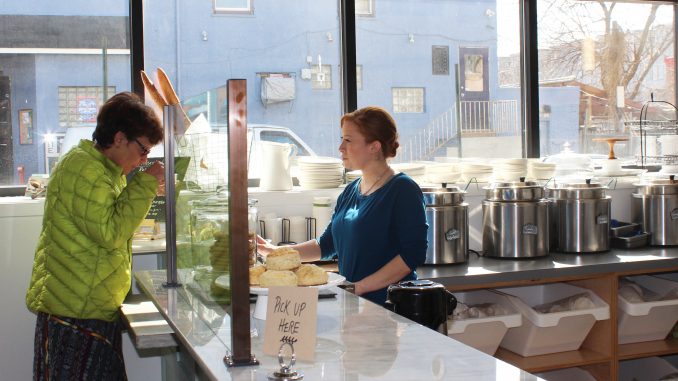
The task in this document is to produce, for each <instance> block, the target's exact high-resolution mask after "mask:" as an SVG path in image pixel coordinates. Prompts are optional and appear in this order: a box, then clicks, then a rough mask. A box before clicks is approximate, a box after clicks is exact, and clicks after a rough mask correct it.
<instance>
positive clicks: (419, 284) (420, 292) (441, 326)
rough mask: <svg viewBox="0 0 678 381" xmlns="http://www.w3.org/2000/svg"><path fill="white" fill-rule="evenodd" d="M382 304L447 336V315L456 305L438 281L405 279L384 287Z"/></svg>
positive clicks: (454, 300)
mask: <svg viewBox="0 0 678 381" xmlns="http://www.w3.org/2000/svg"><path fill="white" fill-rule="evenodd" d="M387 295H388V296H387V300H386V303H385V304H384V307H386V308H387V309H389V310H391V311H393V312H395V313H397V314H399V315H401V316H404V317H406V318H408V319H410V320H413V321H415V322H417V323H419V324H421V325H424V326H427V327H429V328H431V329H433V330H436V331H438V332H440V333H442V334H444V335H447V316H448V315H450V314H451V313H452V312H453V311H454V309H455V308H456V307H457V298H455V297H454V295H452V293H450V292H449V291H447V290H446V289H445V286H443V285H442V284H440V283H435V282H432V281H430V280H405V281H402V282H400V283H396V284H392V285H390V286H388V290H387Z"/></svg>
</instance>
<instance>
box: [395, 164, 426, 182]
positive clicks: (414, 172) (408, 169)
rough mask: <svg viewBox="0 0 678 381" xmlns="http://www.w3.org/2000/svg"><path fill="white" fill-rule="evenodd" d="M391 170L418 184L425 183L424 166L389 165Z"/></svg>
mask: <svg viewBox="0 0 678 381" xmlns="http://www.w3.org/2000/svg"><path fill="white" fill-rule="evenodd" d="M391 168H393V170H394V171H396V172H403V173H404V174H406V175H408V176H410V177H411V178H412V180H414V181H416V182H418V183H423V182H426V178H425V177H424V175H425V174H426V166H425V165H424V164H417V163H397V164H391Z"/></svg>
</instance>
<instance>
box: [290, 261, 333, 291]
mask: <svg viewBox="0 0 678 381" xmlns="http://www.w3.org/2000/svg"><path fill="white" fill-rule="evenodd" d="M294 273H295V274H297V284H298V285H299V286H317V285H319V284H325V283H327V279H329V275H328V274H327V271H325V270H323V269H321V268H320V267H318V266H316V265H311V264H304V265H301V266H299V268H298V269H297V270H296V271H295V272H294Z"/></svg>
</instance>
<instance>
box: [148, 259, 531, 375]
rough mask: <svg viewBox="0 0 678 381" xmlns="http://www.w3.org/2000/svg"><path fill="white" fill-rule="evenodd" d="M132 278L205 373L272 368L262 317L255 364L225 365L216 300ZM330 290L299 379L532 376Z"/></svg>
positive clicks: (225, 322)
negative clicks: (312, 349) (313, 347)
mask: <svg viewBox="0 0 678 381" xmlns="http://www.w3.org/2000/svg"><path fill="white" fill-rule="evenodd" d="M135 277H136V279H137V282H138V284H139V285H140V287H141V288H142V289H143V290H144V292H145V293H146V295H147V296H149V297H150V298H151V299H152V300H153V302H154V303H155V305H156V306H157V307H158V309H159V310H160V313H161V314H162V315H163V316H164V317H165V318H166V320H167V321H168V323H169V325H170V326H171V327H172V329H173V330H174V332H175V337H176V338H177V340H178V341H179V342H180V344H181V345H182V347H183V348H185V350H187V351H188V352H189V353H190V355H191V356H192V357H193V359H194V360H195V362H196V364H197V365H198V366H199V367H200V369H201V371H202V372H203V373H204V375H205V376H206V377H207V378H209V379H215V380H236V381H240V380H243V381H245V380H247V381H251V380H262V381H263V380H266V379H267V375H268V374H270V373H271V372H273V371H276V370H278V369H279V365H278V359H277V358H276V357H272V356H267V355H264V354H263V351H262V346H263V335H264V332H263V329H264V321H262V320H258V319H252V322H251V327H252V330H251V334H252V351H253V354H254V355H255V356H256V357H257V359H258V360H259V361H260V365H258V366H247V367H234V368H227V367H226V366H225V365H224V363H223V357H224V356H225V355H227V354H228V352H229V346H230V343H231V321H230V317H229V315H228V314H227V313H226V312H225V310H224V309H223V308H222V307H221V306H219V305H216V304H211V303H209V302H207V301H205V300H204V299H201V298H200V297H199V296H198V295H196V294H194V293H193V292H192V291H190V289H188V288H176V289H167V288H165V287H163V286H162V283H163V282H164V281H165V280H166V278H165V277H166V273H165V272H164V271H143V272H137V273H135ZM332 290H333V291H334V292H336V294H337V295H336V297H335V298H330V299H320V300H319V302H318V328H317V331H318V339H317V346H316V359H315V361H314V362H300V361H298V362H297V365H296V366H295V370H297V371H301V372H303V373H304V375H305V377H304V380H340V381H348V380H359V379H361V380H390V381H398V380H403V381H404V380H408V381H409V380H476V381H484V380H488V381H489V380H507V381H508V380H516V381H518V380H524V381H529V380H539V378H537V377H535V376H533V375H530V374H529V373H526V372H524V371H522V370H520V369H518V368H516V367H514V366H512V365H509V364H507V363H505V362H503V361H501V360H498V359H495V358H494V357H491V356H489V355H487V354H485V353H482V352H480V351H477V350H475V349H473V348H471V347H468V346H466V345H464V344H462V343H459V342H457V341H455V340H453V339H450V338H448V337H447V336H444V335H441V334H439V333H437V332H435V331H433V330H431V329H428V328H425V327H423V326H421V325H419V324H416V323H414V322H412V321H410V320H408V319H405V318H403V317H401V316H399V315H396V314H394V313H392V312H390V311H388V310H386V309H384V308H382V307H380V306H377V305H375V304H373V303H371V302H369V301H366V300H364V299H362V298H358V297H356V296H355V295H353V294H350V293H347V292H345V291H344V290H342V289H340V288H336V287H335V288H333V289H332ZM252 306H253V305H252Z"/></svg>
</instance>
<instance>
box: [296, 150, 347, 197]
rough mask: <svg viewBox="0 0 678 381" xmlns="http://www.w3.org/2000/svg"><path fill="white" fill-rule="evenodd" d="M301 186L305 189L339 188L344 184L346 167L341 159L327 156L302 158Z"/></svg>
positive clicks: (300, 162)
mask: <svg viewBox="0 0 678 381" xmlns="http://www.w3.org/2000/svg"><path fill="white" fill-rule="evenodd" d="M297 163H298V165H299V185H300V186H301V187H302V188H304V189H326V188H337V187H338V186H339V185H341V183H342V182H343V177H344V166H343V165H342V163H341V160H340V159H337V158H334V157H325V156H300V157H299V158H298V159H297Z"/></svg>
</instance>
